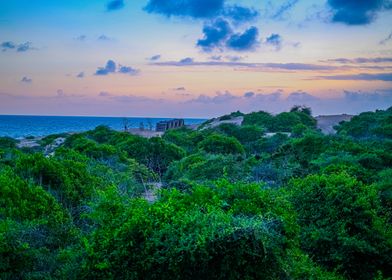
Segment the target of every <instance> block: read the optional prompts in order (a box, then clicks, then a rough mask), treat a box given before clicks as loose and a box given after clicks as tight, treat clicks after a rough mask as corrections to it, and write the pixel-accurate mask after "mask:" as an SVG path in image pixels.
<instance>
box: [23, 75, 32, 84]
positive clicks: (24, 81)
mask: <svg viewBox="0 0 392 280" xmlns="http://www.w3.org/2000/svg"><path fill="white" fill-rule="evenodd" d="M20 81H21V82H22V83H25V84H31V83H32V82H33V79H31V78H29V77H26V76H25V77H23V78H22V79H21V80H20Z"/></svg>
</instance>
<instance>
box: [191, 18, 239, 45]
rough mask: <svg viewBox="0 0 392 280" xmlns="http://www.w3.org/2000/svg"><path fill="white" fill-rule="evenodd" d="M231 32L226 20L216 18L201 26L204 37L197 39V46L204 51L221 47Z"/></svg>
mask: <svg viewBox="0 0 392 280" xmlns="http://www.w3.org/2000/svg"><path fill="white" fill-rule="evenodd" d="M232 33H233V31H232V30H231V27H230V24H229V22H228V21H227V20H224V19H221V18H219V19H217V20H215V21H214V22H212V23H211V24H208V25H205V26H204V27H203V34H204V38H203V39H199V40H198V41H197V44H196V45H197V46H198V47H201V48H202V49H203V50H204V51H211V50H213V49H215V48H222V46H223V44H224V41H225V40H226V39H228V37H229V36H230V35H231V34H232Z"/></svg>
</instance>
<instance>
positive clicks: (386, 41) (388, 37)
mask: <svg viewBox="0 0 392 280" xmlns="http://www.w3.org/2000/svg"><path fill="white" fill-rule="evenodd" d="M391 40H392V32H391V33H389V35H388V36H387V37H386V38H385V39H383V40H381V41H380V43H379V44H380V45H386V44H387V43H388V42H389V41H391Z"/></svg>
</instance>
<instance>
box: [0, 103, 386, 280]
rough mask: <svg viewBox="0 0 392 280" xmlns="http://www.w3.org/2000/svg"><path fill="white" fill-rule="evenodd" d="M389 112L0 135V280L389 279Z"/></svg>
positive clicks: (259, 115) (301, 111) (257, 116)
mask: <svg viewBox="0 0 392 280" xmlns="http://www.w3.org/2000/svg"><path fill="white" fill-rule="evenodd" d="M391 112H392V111H391V108H390V109H388V110H385V111H381V110H379V111H376V112H368V113H363V114H360V115H359V116H356V117H354V118H353V119H352V120H351V121H349V122H345V123H342V124H340V125H339V126H338V127H337V135H323V134H321V132H320V131H318V130H317V129H316V122H315V119H314V118H313V117H312V115H311V109H310V108H307V107H301V106H295V107H293V108H292V109H291V110H290V111H289V112H283V113H280V114H277V115H272V114H269V113H267V112H263V111H260V112H253V113H250V114H243V113H241V112H234V113H232V114H229V115H226V116H223V117H220V118H219V120H228V119H232V118H234V117H243V118H244V120H243V123H242V124H241V125H234V124H228V123H224V124H221V125H219V126H215V127H209V128H207V127H208V126H207V125H205V127H204V129H198V130H192V129H190V128H181V129H176V130H169V131H167V132H165V134H164V135H163V136H162V137H154V138H150V139H147V138H143V137H140V136H135V135H131V134H129V133H126V132H119V131H114V130H112V129H110V128H108V127H105V126H99V127H97V128H96V129H94V130H91V131H86V132H83V133H76V134H60V135H49V136H47V137H45V138H43V139H42V140H41V141H40V142H39V144H40V145H41V146H40V147H35V148H34V149H27V148H25V149H19V148H17V145H16V144H17V141H16V140H14V139H11V138H6V137H3V138H0V279H75V280H76V279H274V280H275V279H315V280H316V279H328V280H335V279H389V278H391V277H392V269H391V267H392V257H391V256H392V228H391V224H392V223H391V222H392V200H391V197H392V195H391V194H392V185H391V176H392V172H391V170H392V139H391V137H390V136H391V134H390V132H389V131H390V123H391ZM215 120H216V119H215ZM209 122H212V120H211V121H209ZM209 122H206V124H208V123H209ZM59 137H62V138H65V142H64V143H63V144H62V143H61V141H58V143H56V145H51V144H52V143H53V141H54V140H55V139H57V138H59ZM47 145H50V153H49V152H48V151H47V150H48V149H47V148H45V146H47Z"/></svg>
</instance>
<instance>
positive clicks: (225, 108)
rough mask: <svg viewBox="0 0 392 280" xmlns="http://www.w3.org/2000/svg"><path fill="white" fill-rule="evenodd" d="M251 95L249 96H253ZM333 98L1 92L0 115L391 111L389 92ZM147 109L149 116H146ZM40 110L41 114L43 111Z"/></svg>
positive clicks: (263, 94) (300, 94)
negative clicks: (298, 107) (296, 109)
mask: <svg viewBox="0 0 392 280" xmlns="http://www.w3.org/2000/svg"><path fill="white" fill-rule="evenodd" d="M252 93H253V94H252ZM336 93H337V94H338V95H336V97H320V96H316V95H313V94H312V93H308V92H303V91H295V92H287V93H286V92H284V91H282V90H278V91H272V92H260V91H257V92H253V91H249V93H247V92H245V93H243V94H241V93H238V94H234V93H231V92H227V91H223V92H218V93H216V94H213V95H207V94H201V95H199V96H197V97H196V98H192V97H188V98H186V97H185V96H184V97H182V98H177V100H172V99H162V98H152V97H145V96H138V95H133V94H122V95H114V94H111V93H108V92H105V91H103V92H102V93H99V94H98V95H95V96H91V95H76V94H73V95H72V94H66V93H65V92H64V91H63V90H59V91H58V92H57V94H56V95H52V96H49V97H48V96H46V95H40V96H37V95H15V94H10V93H4V92H0V111H1V112H2V113H4V114H32V115H33V114H43V113H44V114H48V115H59V114H60V115H106V116H119V117H123V116H127V115H129V112H132V115H134V116H146V114H148V115H149V116H150V117H162V116H166V117H177V118H178V117H200V118H208V117H216V116H221V115H224V114H227V113H230V112H234V111H237V110H240V111H242V112H244V113H248V112H252V111H260V110H264V111H268V112H271V113H279V112H282V111H287V110H289V109H290V108H291V107H292V106H294V105H305V106H310V107H311V108H312V111H313V113H314V114H315V115H320V114H323V115H325V114H341V113H347V114H356V113H360V112H363V111H369V110H375V109H386V108H388V107H390V106H391V105H392V88H389V89H386V90H374V91H371V92H361V91H344V92H341V93H338V92H336ZM146 108H148V110H147V111H146ZM43 109H44V111H42V110H43Z"/></svg>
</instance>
